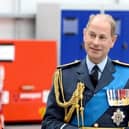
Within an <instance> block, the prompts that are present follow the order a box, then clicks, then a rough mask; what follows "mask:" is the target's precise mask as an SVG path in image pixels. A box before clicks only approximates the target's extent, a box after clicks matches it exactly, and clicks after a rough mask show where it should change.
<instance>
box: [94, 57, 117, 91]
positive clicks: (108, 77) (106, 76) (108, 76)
mask: <svg viewBox="0 0 129 129" xmlns="http://www.w3.org/2000/svg"><path fill="white" fill-rule="evenodd" d="M114 72H115V67H114V65H113V63H112V61H111V60H110V59H108V61H107V64H106V66H105V68H104V71H103V73H102V76H101V78H100V80H99V82H98V85H97V86H96V89H95V92H97V91H98V90H100V89H102V88H103V87H105V86H106V85H107V84H109V83H110V82H111V81H112V80H113V76H112V75H113V73H114Z"/></svg>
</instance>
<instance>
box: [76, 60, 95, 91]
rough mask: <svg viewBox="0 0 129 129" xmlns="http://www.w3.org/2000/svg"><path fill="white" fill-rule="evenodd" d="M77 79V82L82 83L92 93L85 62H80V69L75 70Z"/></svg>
mask: <svg viewBox="0 0 129 129" xmlns="http://www.w3.org/2000/svg"><path fill="white" fill-rule="evenodd" d="M77 78H78V79H79V81H82V82H84V84H85V86H86V87H87V88H88V89H90V90H92V91H94V87H93V85H92V83H91V81H90V77H89V71H88V68H87V65H86V60H85V59H84V60H82V62H81V64H80V67H79V68H78V69H77Z"/></svg>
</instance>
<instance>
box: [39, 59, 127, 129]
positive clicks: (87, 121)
mask: <svg viewBox="0 0 129 129" xmlns="http://www.w3.org/2000/svg"><path fill="white" fill-rule="evenodd" d="M58 69H61V71H62V84H63V89H64V97H65V100H66V101H67V100H69V99H70V98H71V96H72V94H73V92H74V91H75V89H76V86H77V83H78V82H83V83H84V85H85V91H84V93H83V95H84V97H83V106H84V125H82V122H81V119H80V127H81V126H85V127H86V128H87V127H102V128H120V127H128V120H129V90H128V89H129V65H128V64H124V63H120V62H118V61H112V60H110V59H108V61H107V64H106V66H105V68H104V71H103V73H102V76H101V78H100V80H99V82H98V84H97V86H96V88H94V86H93V84H92V83H91V80H90V77H89V74H88V73H89V72H88V68H87V65H86V61H85V60H82V61H77V62H75V63H71V64H68V65H64V66H60V67H58ZM60 99H61V100H63V98H62V97H61V96H60ZM64 117H65V110H64V108H62V107H60V106H59V105H58V104H57V101H56V99H55V91H54V87H53V88H52V90H51V92H50V94H49V97H48V102H47V110H46V114H45V117H44V120H43V121H42V129H78V128H79V127H78V123H77V122H78V121H77V115H76V112H74V113H73V115H72V118H71V119H70V121H69V122H68V123H66V124H64ZM62 125H64V126H62Z"/></svg>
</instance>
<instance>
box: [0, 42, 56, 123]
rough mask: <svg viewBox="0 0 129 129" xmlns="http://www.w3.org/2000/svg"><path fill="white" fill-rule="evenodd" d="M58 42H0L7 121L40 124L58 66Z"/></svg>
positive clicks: (5, 116)
mask: <svg viewBox="0 0 129 129" xmlns="http://www.w3.org/2000/svg"><path fill="white" fill-rule="evenodd" d="M56 54H57V53H56V42H55V41H37V40H13V41H5V40H2V41H0V65H2V66H3V67H4V72H5V76H4V81H3V82H4V85H3V91H2V105H3V106H2V113H3V115H4V119H5V122H9V123H10V122H32V121H33V122H40V121H41V120H42V117H43V115H44V112H45V107H46V100H47V96H48V93H49V89H50V86H51V82H52V76H53V73H54V70H55V68H56V64H57V55H56Z"/></svg>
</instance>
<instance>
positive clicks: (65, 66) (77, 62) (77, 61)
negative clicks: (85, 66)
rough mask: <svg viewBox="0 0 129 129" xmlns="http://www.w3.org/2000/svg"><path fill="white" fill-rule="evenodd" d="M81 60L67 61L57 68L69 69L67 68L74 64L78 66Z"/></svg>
mask: <svg viewBox="0 0 129 129" xmlns="http://www.w3.org/2000/svg"><path fill="white" fill-rule="evenodd" d="M80 63H81V61H80V60H75V61H73V62H70V63H67V64H63V65H59V66H57V69H67V68H71V67H74V66H77V65H78V64H80Z"/></svg>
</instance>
